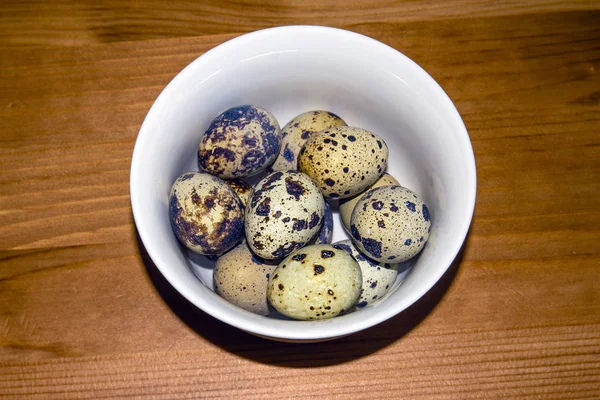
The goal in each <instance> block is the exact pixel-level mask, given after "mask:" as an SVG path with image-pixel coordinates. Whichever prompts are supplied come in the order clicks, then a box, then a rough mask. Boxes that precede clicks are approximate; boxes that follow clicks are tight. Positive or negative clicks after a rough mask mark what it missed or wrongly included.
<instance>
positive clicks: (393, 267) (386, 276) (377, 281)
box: [333, 239, 398, 308]
mask: <svg viewBox="0 0 600 400" xmlns="http://www.w3.org/2000/svg"><path fill="white" fill-rule="evenodd" d="M333 247H335V248H336V249H340V250H344V251H345V252H346V253H348V254H350V255H351V256H352V257H354V259H355V260H356V262H357V263H358V265H359V266H360V270H361V272H362V277H363V278H362V279H363V281H362V290H361V292H360V298H359V299H358V303H357V304H356V306H357V308H365V307H367V306H369V305H373V304H375V303H377V302H378V301H379V300H381V298H382V297H383V296H384V295H385V294H386V293H387V292H388V291H389V290H390V288H391V287H392V285H393V284H394V281H395V280H396V277H397V276H398V264H388V263H380V262H377V261H374V260H371V259H370V258H368V257H365V255H364V254H362V253H361V252H360V251H358V249H357V248H356V246H354V243H352V240H350V239H347V240H342V241H341V242H337V243H334V244H333Z"/></svg>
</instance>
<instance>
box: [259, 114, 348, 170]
mask: <svg viewBox="0 0 600 400" xmlns="http://www.w3.org/2000/svg"><path fill="white" fill-rule="evenodd" d="M336 126H346V123H345V122H344V120H343V119H341V118H340V117H338V116H337V115H335V114H334V113H331V112H329V111H321V110H318V111H308V112H305V113H303V114H300V115H298V116H297V117H295V118H294V119H292V120H291V121H290V122H288V123H287V124H286V125H285V126H284V127H283V129H281V148H280V149H279V156H278V157H277V159H276V160H275V163H273V165H272V166H271V168H272V169H273V170H274V171H287V170H290V169H298V153H300V149H301V148H302V146H304V143H306V141H307V140H308V138H310V137H311V136H312V135H313V134H315V133H317V132H319V131H322V130H323V129H327V128H333V127H336Z"/></svg>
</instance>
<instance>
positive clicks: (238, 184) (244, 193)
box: [225, 179, 252, 207]
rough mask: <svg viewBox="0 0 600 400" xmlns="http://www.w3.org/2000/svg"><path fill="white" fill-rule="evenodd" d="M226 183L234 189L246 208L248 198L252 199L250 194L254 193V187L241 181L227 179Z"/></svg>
mask: <svg viewBox="0 0 600 400" xmlns="http://www.w3.org/2000/svg"><path fill="white" fill-rule="evenodd" d="M225 183H226V184H227V186H229V187H230V188H232V189H233V191H234V192H235V193H236V194H237V195H238V196H239V198H240V200H242V204H243V205H244V207H246V203H247V202H248V197H250V193H251V192H252V186H250V185H249V184H248V183H246V182H245V181H243V180H241V179H225Z"/></svg>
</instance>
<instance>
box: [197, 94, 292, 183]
mask: <svg viewBox="0 0 600 400" xmlns="http://www.w3.org/2000/svg"><path fill="white" fill-rule="evenodd" d="M280 143H281V130H280V128H279V123H278V122H277V120H276V119H275V117H274V116H273V115H272V114H271V113H270V112H268V111H267V110H265V109H263V108H260V107H255V106H250V105H244V106H239V107H233V108H230V109H229V110H227V111H225V112H224V113H222V114H221V115H219V116H218V117H217V118H215V119H214V120H213V121H212V123H211V124H210V126H209V127H208V129H207V130H206V132H205V133H204V136H202V140H201V141H200V146H199V149H198V165H199V166H200V169H201V170H203V171H206V172H209V173H211V174H213V175H216V176H218V177H219V178H224V179H229V178H243V177H245V176H253V175H256V174H258V173H260V172H261V171H263V170H264V169H266V168H267V167H268V166H269V165H271V163H273V161H274V160H275V158H276V157H277V155H278V154H279V145H280Z"/></svg>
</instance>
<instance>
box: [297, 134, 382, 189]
mask: <svg viewBox="0 0 600 400" xmlns="http://www.w3.org/2000/svg"><path fill="white" fill-rule="evenodd" d="M387 161H388V147H387V145H386V144H385V142H384V141H383V139H382V138H380V137H379V136H377V135H376V134H374V133H372V132H369V131H367V130H366V129H361V128H356V127H350V126H340V127H336V128H331V129H326V130H323V131H321V132H319V133H317V134H315V135H313V136H312V137H311V138H310V139H308V141H307V142H306V143H305V145H304V147H302V150H300V156H299V158H298V167H299V169H300V171H302V172H304V173H305V174H307V175H308V176H310V177H311V178H312V179H314V180H315V182H317V184H318V185H319V187H320V188H321V190H322V191H323V194H324V195H325V196H326V197H328V198H330V199H343V198H348V197H352V196H354V195H356V194H358V193H361V192H363V191H364V190H365V189H366V188H368V187H369V186H371V185H372V184H374V183H375V182H376V181H377V179H379V177H380V176H381V175H382V174H383V171H384V170H385V168H386V167H387Z"/></svg>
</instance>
